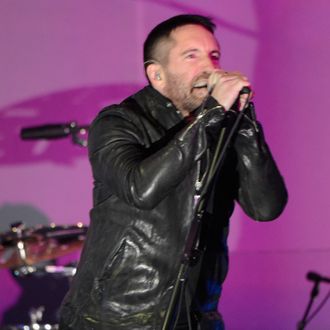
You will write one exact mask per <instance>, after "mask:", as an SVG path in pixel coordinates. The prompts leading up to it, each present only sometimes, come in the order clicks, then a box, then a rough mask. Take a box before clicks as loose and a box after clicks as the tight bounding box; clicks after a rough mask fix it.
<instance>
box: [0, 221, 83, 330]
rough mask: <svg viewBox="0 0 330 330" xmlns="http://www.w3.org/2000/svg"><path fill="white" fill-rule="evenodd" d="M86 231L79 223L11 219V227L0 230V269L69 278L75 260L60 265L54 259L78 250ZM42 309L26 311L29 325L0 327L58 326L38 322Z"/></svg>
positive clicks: (16, 273) (24, 274)
mask: <svg viewBox="0 0 330 330" xmlns="http://www.w3.org/2000/svg"><path fill="white" fill-rule="evenodd" d="M86 232H87V227H86V226H84V225H83V224H82V223H78V224H76V225H70V226H56V225H54V224H51V225H50V226H37V227H33V228H25V225H24V224H23V223H14V224H12V225H11V230H9V231H7V232H5V233H2V234H1V233H0V270H1V269H4V268H7V269H10V270H11V272H12V274H13V276H14V277H16V278H27V277H31V276H32V277H33V276H38V277H40V276H42V275H49V274H52V275H54V274H55V275H56V276H60V277H65V278H69V279H70V278H72V276H73V275H74V274H75V271H76V267H75V264H73V265H72V264H70V265H69V266H60V265H56V264H55V263H54V261H55V260H58V259H59V258H61V257H64V256H68V255H69V254H71V253H74V252H77V253H79V252H80V250H81V248H82V245H83V243H84V240H85V237H86ZM50 299H52V298H50ZM44 312H45V307H44V306H34V307H33V308H30V310H29V312H28V314H29V323H30V324H29V325H13V326H11V325H6V326H5V327H3V328H1V329H6V330H7V329H8V330H18V329H24V330H30V329H33V330H34V329H38V330H42V329H47V330H53V329H58V326H57V325H51V324H40V323H39V322H41V321H43V314H44Z"/></svg>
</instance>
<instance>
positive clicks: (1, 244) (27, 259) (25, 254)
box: [0, 224, 87, 269]
mask: <svg viewBox="0 0 330 330" xmlns="http://www.w3.org/2000/svg"><path fill="white" fill-rule="evenodd" d="M86 232H87V227H86V226H83V225H82V224H78V225H73V226H50V227H46V226H43V227H37V228H28V229H24V230H22V231H21V232H20V234H19V235H18V234H17V233H15V232H12V231H10V232H7V233H5V234H3V235H0V269H1V268H18V267H22V266H32V265H35V264H37V263H40V262H43V261H47V260H52V259H56V258H59V257H61V256H64V255H66V254H69V253H71V252H74V251H78V250H79V249H80V248H81V247H82V245H83V242H84V239H85V237H86Z"/></svg>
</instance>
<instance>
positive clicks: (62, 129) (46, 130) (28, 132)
mask: <svg viewBox="0 0 330 330" xmlns="http://www.w3.org/2000/svg"><path fill="white" fill-rule="evenodd" d="M88 128H89V126H87V125H84V126H78V124H77V123H76V122H75V121H72V122H70V123H64V124H46V125H42V126H33V127H25V128H22V129H21V138H22V139H23V140H37V139H47V140H50V139H59V138H64V137H67V136H69V135H71V139H72V142H73V143H74V144H77V145H79V146H81V147H87V133H88Z"/></svg>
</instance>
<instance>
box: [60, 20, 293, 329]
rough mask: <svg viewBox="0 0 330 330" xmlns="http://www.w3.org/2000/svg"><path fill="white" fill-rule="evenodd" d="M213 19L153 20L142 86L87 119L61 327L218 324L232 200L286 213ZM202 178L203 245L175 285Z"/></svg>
mask: <svg viewBox="0 0 330 330" xmlns="http://www.w3.org/2000/svg"><path fill="white" fill-rule="evenodd" d="M214 28H215V25H214V24H213V22H212V21H211V20H210V19H208V18H206V17H203V16H199V15H179V16H175V17H172V18H170V19H168V20H166V21H164V22H162V23H160V24H159V25H157V26H156V27H155V28H154V29H153V30H152V31H151V32H150V34H149V35H148V37H147V39H146V41H145V43H144V66H145V73H146V76H147V79H148V82H149V85H148V86H146V87H145V88H143V89H142V90H140V91H139V92H137V93H136V94H134V95H132V96H130V97H128V98H127V99H125V100H124V101H123V102H122V103H120V104H118V105H111V106H109V107H106V108H105V109H103V111H101V112H100V113H99V115H98V116H97V117H96V119H95V120H94V122H93V123H92V125H91V127H90V131H89V141H88V143H89V158H90V162H91V165H92V170H93V176H94V192H93V198H94V206H93V209H92V210H91V223H90V227H89V231H88V235H87V239H86V242H85V246H84V249H83V252H82V256H81V260H80V263H79V266H78V269H77V273H76V275H75V277H74V279H73V281H72V284H71V288H70V291H69V292H68V294H67V296H66V298H65V300H64V302H63V304H62V309H61V321H60V329H62V330H69V329H74V330H84V329H86V330H87V329H88V330H91V329H94V330H101V329H102V330H103V329H104V330H105V329H111V330H124V329H127V330H133V329H136V330H149V329H150V330H157V329H164V330H165V329H202V330H206V329H223V323H222V320H221V316H220V314H219V313H218V312H217V304H218V300H219V297H220V293H221V286H222V283H223V281H224V279H225V277H226V274H227V271H228V251H227V236H228V228H229V218H230V216H231V214H232V212H233V209H234V202H235V201H237V202H238V203H239V204H240V205H241V207H242V208H243V210H244V211H245V212H246V214H247V215H248V216H250V217H251V218H252V219H255V220H257V221H269V220H273V219H275V218H276V217H278V216H279V215H280V213H281V212H282V210H283V208H284V206H285V204H286V201H287V192H286V188H285V185H284V182H283V179H282V177H281V175H280V173H279V171H278V169H277V167H276V165H275V163H274V160H273V158H272V156H271V154H270V151H269V149H268V147H267V145H266V143H265V140H264V137H263V134H262V129H261V127H260V124H259V123H257V122H256V119H255V114H254V110H253V105H252V103H251V102H250V97H251V94H252V92H248V93H244V94H242V93H241V91H242V90H244V87H245V91H246V88H247V87H250V82H249V80H248V78H247V77H245V76H244V75H242V74H241V73H239V72H227V71H225V70H223V69H222V67H221V65H220V57H221V50H220V45H219V43H218V42H217V40H216V39H215V36H214ZM249 90H250V89H249ZM243 110H244V111H243ZM242 111H243V112H242ZM240 114H242V115H240ZM237 116H240V121H239V122H236V121H235V120H236V118H237ZM233 122H236V123H237V124H238V126H237V129H236V130H235V132H234V134H233V135H232V137H231V140H230V143H229V147H228V148H227V149H226V152H225V154H224V158H223V161H222V162H221V166H219V168H216V169H215V170H214V169H213V170H212V163H213V159H214V157H215V155H216V154H217V145H218V141H219V139H220V140H221V136H222V132H228V131H230V130H231V128H232V126H233ZM224 135H226V134H224ZM227 135H228V134H227ZM210 171H213V175H212V178H211V181H210V180H208V178H209V176H208V175H209V174H210ZM206 185H208V190H207V193H206V194H205V195H204V197H203V198H204V199H203V204H202V205H203V207H202V210H201V211H202V212H201V213H200V214H202V219H201V222H200V228H199V230H197V236H196V237H195V238H196V242H197V243H198V250H199V252H200V253H199V255H198V257H197V258H195V259H196V260H195V259H194V260H193V261H194V262H189V263H188V264H189V265H188V267H187V272H186V273H185V277H184V279H183V282H184V284H182V283H181V284H180V285H181V288H182V289H181V291H180V294H179V295H177V296H175V295H173V293H175V290H174V288H175V284H176V280H177V277H178V272H179V269H180V266H181V265H182V261H183V255H184V252H185V251H186V245H187V241H188V240H189V239H190V238H191V237H190V235H189V233H190V228H191V225H192V223H194V219H195V217H196V207H197V205H201V204H200V203H198V196H199V195H200V194H201V192H203V191H205V187H206ZM173 297H174V308H173V309H171V310H170V312H169V307H170V302H171V301H172V300H173ZM166 320H167V323H166Z"/></svg>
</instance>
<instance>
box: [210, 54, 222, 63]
mask: <svg viewBox="0 0 330 330" xmlns="http://www.w3.org/2000/svg"><path fill="white" fill-rule="evenodd" d="M210 58H211V59H212V61H214V62H219V61H220V54H219V53H218V52H213V53H211V55H210Z"/></svg>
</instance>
